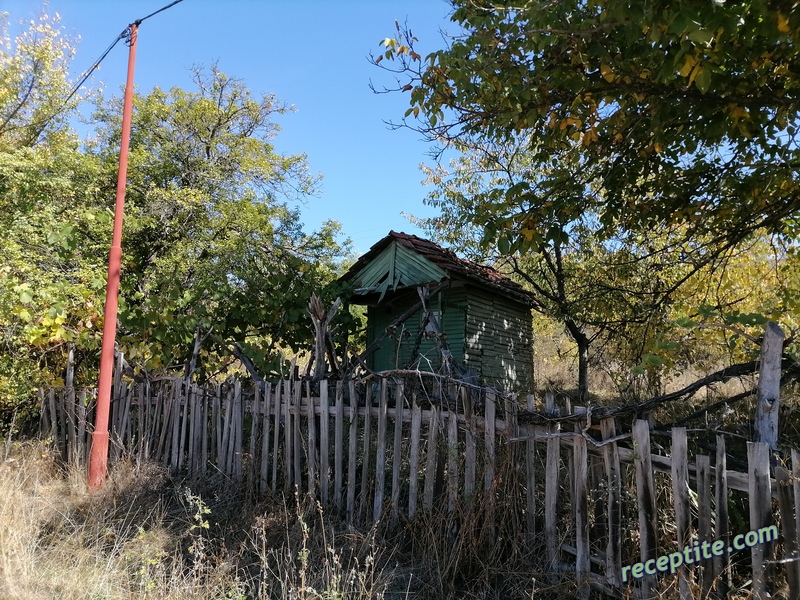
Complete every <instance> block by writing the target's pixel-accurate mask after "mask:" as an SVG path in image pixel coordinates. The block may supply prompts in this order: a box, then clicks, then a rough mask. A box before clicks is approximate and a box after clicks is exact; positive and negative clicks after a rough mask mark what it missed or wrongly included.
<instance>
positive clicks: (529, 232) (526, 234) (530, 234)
mask: <svg viewBox="0 0 800 600" xmlns="http://www.w3.org/2000/svg"><path fill="white" fill-rule="evenodd" d="M521 233H522V237H524V238H525V241H526V242H530V241H531V240H532V239H533V233H534V231H533V229H528V228H527V227H526V228H525V229H523V230H522V232H521Z"/></svg>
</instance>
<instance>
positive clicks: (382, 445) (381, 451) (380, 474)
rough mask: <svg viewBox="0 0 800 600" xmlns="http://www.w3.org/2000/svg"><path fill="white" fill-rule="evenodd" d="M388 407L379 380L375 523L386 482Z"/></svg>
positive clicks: (385, 389) (385, 385)
mask: <svg viewBox="0 0 800 600" xmlns="http://www.w3.org/2000/svg"><path fill="white" fill-rule="evenodd" d="M388 406H389V392H388V381H387V380H386V378H385V377H384V378H381V398H380V408H379V409H378V439H377V450H376V452H375V500H374V502H373V507H372V520H373V521H374V522H377V521H379V520H380V518H381V514H382V513H383V493H384V486H385V482H386V421H387V411H388Z"/></svg>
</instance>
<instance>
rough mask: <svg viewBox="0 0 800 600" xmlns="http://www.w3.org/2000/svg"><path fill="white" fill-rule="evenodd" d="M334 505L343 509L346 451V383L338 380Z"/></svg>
mask: <svg viewBox="0 0 800 600" xmlns="http://www.w3.org/2000/svg"><path fill="white" fill-rule="evenodd" d="M333 434H334V442H333V505H334V506H335V507H336V510H337V511H339V512H341V510H342V475H343V473H342V471H343V462H342V461H343V457H342V455H343V452H344V383H343V382H342V381H337V382H336V405H335V407H334V424H333Z"/></svg>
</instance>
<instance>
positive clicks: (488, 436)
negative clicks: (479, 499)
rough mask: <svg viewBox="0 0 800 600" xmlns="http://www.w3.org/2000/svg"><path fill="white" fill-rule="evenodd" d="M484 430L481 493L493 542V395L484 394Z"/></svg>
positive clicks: (487, 528)
mask: <svg viewBox="0 0 800 600" xmlns="http://www.w3.org/2000/svg"><path fill="white" fill-rule="evenodd" d="M484 410H485V411H486V412H485V415H486V418H485V423H486V430H485V433H484V443H485V444H486V448H485V452H486V455H485V460H486V467H485V468H486V471H485V473H484V477H483V491H484V494H485V499H484V506H485V507H486V530H487V531H488V534H489V538H490V539H491V540H492V541H493V540H494V517H495V514H494V508H495V502H494V480H495V467H496V464H495V426H496V423H495V394H494V392H493V391H488V392H486V406H485V407H484Z"/></svg>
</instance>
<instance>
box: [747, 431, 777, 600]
mask: <svg viewBox="0 0 800 600" xmlns="http://www.w3.org/2000/svg"><path fill="white" fill-rule="evenodd" d="M769 457H770V449H769V444H767V443H766V442H747V472H748V475H749V477H750V494H749V496H750V531H756V532H757V531H759V530H760V529H761V528H763V527H769V526H770V525H774V522H773V519H772V490H771V488H770V478H769ZM771 546H772V544H770V543H763V544H761V543H759V544H755V545H753V546H752V547H751V548H750V556H751V561H752V565H753V587H752V592H753V598H754V599H755V600H761V599H762V598H769V597H770V592H769V589H768V585H769V581H770V579H771V577H770V573H769V571H770V570H771V569H768V566H769V565H768V563H769V560H770V558H771Z"/></svg>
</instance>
